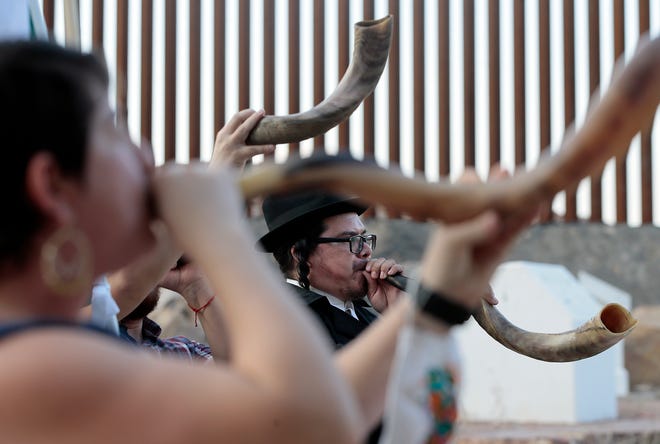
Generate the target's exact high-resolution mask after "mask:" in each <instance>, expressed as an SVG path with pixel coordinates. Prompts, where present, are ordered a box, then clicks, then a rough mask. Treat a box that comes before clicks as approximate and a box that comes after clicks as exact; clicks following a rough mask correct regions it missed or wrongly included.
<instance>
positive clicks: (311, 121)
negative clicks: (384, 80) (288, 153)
mask: <svg viewBox="0 0 660 444" xmlns="http://www.w3.org/2000/svg"><path fill="white" fill-rule="evenodd" d="M391 36H392V17H391V16H388V17H384V18H382V19H380V20H372V21H364V22H358V23H356V24H355V39H354V40H355V44H354V46H353V60H352V61H351V63H350V65H349V66H348V69H347V70H346V72H345V73H344V76H343V77H342V79H341V81H340V82H339V84H338V85H337V88H336V89H335V90H334V92H333V93H332V94H330V96H328V97H327V98H326V99H325V100H324V101H323V102H321V103H319V104H318V105H316V106H315V107H313V108H312V109H310V110H308V111H305V112H303V113H298V114H291V115H288V116H264V118H263V119H261V120H260V121H259V123H258V124H257V126H256V127H255V128H254V130H252V133H250V136H249V137H248V139H247V143H248V144H251V145H262V144H268V143H273V144H278V143H291V142H300V141H301V140H305V139H309V138H310V137H314V136H318V135H320V134H323V133H325V132H327V131H328V130H330V129H331V128H333V127H335V126H337V125H339V124H340V123H341V122H343V121H344V120H346V119H347V118H348V116H350V115H351V113H352V112H353V111H355V108H357V107H358V106H359V105H360V103H362V101H363V100H364V99H365V98H366V97H367V96H368V95H369V94H371V93H372V92H373V90H374V89H375V88H376V84H377V83H378V80H379V79H380V75H381V74H382V72H383V69H384V68H385V63H386V62H387V56H388V54H389V51H390V39H391Z"/></svg>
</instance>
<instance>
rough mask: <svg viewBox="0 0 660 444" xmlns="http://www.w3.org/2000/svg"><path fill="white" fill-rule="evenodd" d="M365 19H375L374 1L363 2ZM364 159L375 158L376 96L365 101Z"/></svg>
mask: <svg viewBox="0 0 660 444" xmlns="http://www.w3.org/2000/svg"><path fill="white" fill-rule="evenodd" d="M362 4H363V8H362V10H363V19H364V20H372V19H373V18H374V0H363V2H362ZM363 106H364V108H363V110H364V131H363V133H364V157H365V158H373V157H374V152H375V143H376V141H375V137H376V135H375V123H374V122H375V116H374V94H373V93H372V94H369V96H368V97H367V98H366V99H364V102H363Z"/></svg>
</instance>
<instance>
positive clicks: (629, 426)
mask: <svg viewBox="0 0 660 444" xmlns="http://www.w3.org/2000/svg"><path fill="white" fill-rule="evenodd" d="M454 443H456V444H486V443H488V444H505V443H506V444H521V443H543V444H546V443H547V444H555V443H556V444H560V443H561V444H569V443H570V444H573V443H588V444H614V443H617V444H651V443H653V444H660V388H655V389H654V388H650V387H640V388H637V389H636V390H635V391H634V392H631V393H630V394H629V395H628V396H626V397H622V398H620V399H619V417H618V418H617V419H616V420H611V421H599V422H592V423H581V424H502V423H499V424H495V423H461V424H460V425H459V429H458V432H457V434H456V436H455V438H454Z"/></svg>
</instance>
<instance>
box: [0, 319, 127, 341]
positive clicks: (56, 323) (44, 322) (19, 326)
mask: <svg viewBox="0 0 660 444" xmlns="http://www.w3.org/2000/svg"><path fill="white" fill-rule="evenodd" d="M49 327H62V328H77V329H82V330H88V331H93V332H97V333H101V334H103V335H105V336H108V337H111V338H115V339H117V340H120V341H121V342H125V341H123V340H121V339H120V338H119V336H117V335H115V334H114V333H112V332H111V331H109V330H106V329H104V328H101V327H98V326H96V325H92V324H78V323H75V322H71V321H64V320H55V319H34V320H30V321H21V322H13V323H7V324H0V339H2V338H4V337H6V336H9V335H12V334H15V333H20V332H22V331H25V330H34V329H36V328H49Z"/></svg>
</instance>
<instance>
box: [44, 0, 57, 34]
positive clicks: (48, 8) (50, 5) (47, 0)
mask: <svg viewBox="0 0 660 444" xmlns="http://www.w3.org/2000/svg"><path fill="white" fill-rule="evenodd" d="M44 21H45V22H46V28H48V34H49V35H50V36H52V35H53V24H54V23H55V0H44Z"/></svg>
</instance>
